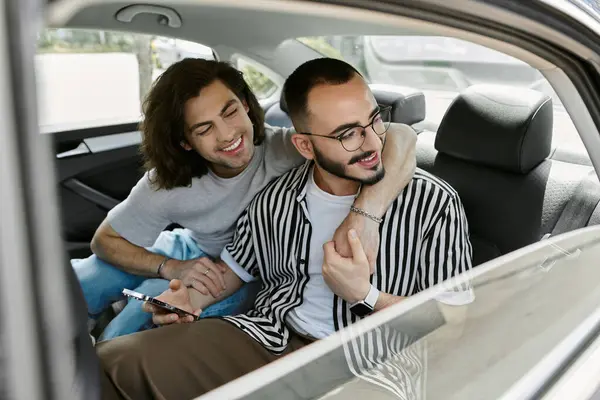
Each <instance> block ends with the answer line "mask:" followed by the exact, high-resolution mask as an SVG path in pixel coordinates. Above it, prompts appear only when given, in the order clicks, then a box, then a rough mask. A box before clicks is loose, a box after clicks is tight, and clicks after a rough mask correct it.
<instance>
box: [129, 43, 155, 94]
mask: <svg viewBox="0 0 600 400" xmlns="http://www.w3.org/2000/svg"><path fill="white" fill-rule="evenodd" d="M151 43H152V37H150V36H147V35H134V40H133V52H134V53H135V56H136V57H137V61H138V70H139V74H140V91H139V93H140V102H143V101H144V98H145V97H146V93H148V91H149V90H150V86H151V85H152V70H153V63H152V47H151Z"/></svg>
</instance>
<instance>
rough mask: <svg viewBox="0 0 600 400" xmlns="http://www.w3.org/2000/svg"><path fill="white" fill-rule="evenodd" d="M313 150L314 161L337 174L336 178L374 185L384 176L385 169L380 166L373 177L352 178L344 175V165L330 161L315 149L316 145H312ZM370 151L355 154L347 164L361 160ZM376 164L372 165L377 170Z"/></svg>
mask: <svg viewBox="0 0 600 400" xmlns="http://www.w3.org/2000/svg"><path fill="white" fill-rule="evenodd" d="M313 150H314V151H315V161H316V162H317V164H318V165H319V166H320V167H321V168H323V169H324V170H325V171H327V172H329V173H330V174H332V175H335V176H337V177H338V178H342V179H348V180H351V181H354V182H358V183H361V184H363V185H374V184H376V183H377V182H379V181H381V180H382V179H383V177H384V176H385V169H384V168H383V167H382V168H381V171H379V172H378V173H376V174H375V175H374V176H373V177H371V178H368V179H359V178H354V177H352V176H348V175H346V169H345V168H344V165H342V164H341V163H338V162H335V161H331V160H330V159H329V158H327V157H326V156H325V155H323V154H322V153H321V152H320V151H319V150H317V148H316V147H314V146H313ZM371 154H372V153H363V154H360V155H357V156H354V157H352V158H351V159H350V161H349V162H348V165H352V164H355V163H356V162H358V161H360V160H362V159H363V158H366V157H368V156H369V155H371ZM377 167H378V166H377V165H376V166H374V167H373V170H374V171H375V170H377Z"/></svg>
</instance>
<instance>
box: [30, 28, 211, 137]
mask: <svg viewBox="0 0 600 400" xmlns="http://www.w3.org/2000/svg"><path fill="white" fill-rule="evenodd" d="M188 57H193V58H206V59H213V58H214V53H213V51H212V49H211V48H210V47H207V46H204V45H202V44H199V43H194V42H189V41H185V40H179V39H173V38H166V37H159V36H151V35H140V34H131V33H123V32H110V31H100V30H78V29H48V30H45V31H43V32H41V33H40V34H39V35H38V42H37V54H36V57H35V70H36V79H37V88H38V110H39V123H40V128H41V131H42V132H55V131H64V130H72V129H80V128H90V127H96V126H105V125H113V124H119V123H129V122H138V121H139V120H140V117H141V105H142V101H143V98H144V96H145V95H146V93H147V92H148V90H149V89H150V86H151V84H152V82H153V81H154V79H156V78H157V77H158V76H159V75H160V74H161V73H162V72H163V71H164V70H165V69H166V68H168V67H169V66H170V65H171V64H173V63H174V62H177V61H179V60H181V59H183V58H188Z"/></svg>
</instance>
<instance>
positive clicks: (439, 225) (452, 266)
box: [222, 162, 472, 354]
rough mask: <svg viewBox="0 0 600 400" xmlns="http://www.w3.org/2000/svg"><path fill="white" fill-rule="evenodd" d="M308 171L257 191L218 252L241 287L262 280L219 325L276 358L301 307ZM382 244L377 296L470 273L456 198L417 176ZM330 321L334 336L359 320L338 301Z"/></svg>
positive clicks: (388, 222) (395, 207) (392, 211)
mask: <svg viewBox="0 0 600 400" xmlns="http://www.w3.org/2000/svg"><path fill="white" fill-rule="evenodd" d="M311 165H312V163H311V162H306V163H305V164H304V165H302V166H301V167H298V168H296V169H294V170H292V171H290V172H288V173H287V174H285V175H283V176H281V177H280V178H278V179H276V180H274V181H273V182H271V183H270V184H269V185H268V186H267V187H266V188H265V189H264V190H263V191H262V192H260V193H259V194H258V195H257V196H256V197H255V198H254V200H252V202H251V203H250V205H249V206H248V208H247V209H246V210H245V211H244V212H243V214H242V215H241V217H240V218H239V220H238V223H237V227H236V232H235V236H234V239H233V242H232V243H231V244H229V245H228V246H226V248H225V249H224V250H223V253H222V259H223V261H224V262H225V263H227V264H229V265H232V264H234V265H236V267H238V268H235V270H236V272H237V273H238V275H240V278H242V279H243V280H244V281H246V282H248V281H251V280H254V279H260V280H262V288H261V290H260V291H259V293H258V295H257V297H256V300H255V304H254V307H253V309H252V310H250V311H249V312H248V313H246V314H245V315H238V316H231V317H224V318H225V320H227V321H229V322H230V323H232V324H234V325H235V326H237V327H238V328H240V329H242V330H243V331H244V332H246V333H247V334H248V335H250V336H251V337H252V338H254V339H255V340H256V341H258V342H259V343H261V344H262V345H263V346H264V347H265V348H267V349H268V350H270V351H271V352H273V353H275V354H279V353H281V352H283V351H284V350H285V348H286V346H287V344H288V341H289V339H290V330H289V328H288V327H287V326H286V324H285V320H286V316H287V314H288V313H289V312H290V311H291V310H292V309H294V307H297V306H298V305H300V304H301V303H302V299H303V290H304V287H305V286H306V283H307V282H308V279H309V275H308V256H309V254H310V248H309V247H310V237H311V224H310V221H309V218H308V210H307V206H306V201H305V195H306V184H307V180H308V176H309V173H310V171H311ZM380 237H381V240H380V249H379V256H378V259H377V265H376V270H375V273H374V274H373V275H372V277H371V283H372V284H373V285H375V287H377V288H378V289H379V290H380V291H382V292H385V293H389V294H393V295H397V296H410V295H413V294H415V293H417V292H419V291H421V290H424V289H426V288H428V287H430V286H432V285H435V284H437V283H439V282H442V281H444V280H446V279H448V278H450V277H452V276H456V275H458V274H461V273H463V272H465V271H467V270H469V269H470V268H471V257H472V249H471V244H470V242H469V232H468V226H467V219H466V216H465V214H464V210H463V207H462V203H461V201H460V199H459V197H458V194H457V193H456V191H455V190H454V189H453V188H452V187H451V186H450V185H448V184H447V183H446V182H444V181H442V180H440V179H439V178H436V177H434V176H433V175H431V174H429V173H427V172H425V171H422V170H420V169H417V171H416V173H415V176H414V178H413V179H412V181H411V182H410V183H409V184H408V185H407V187H406V188H405V189H404V190H403V192H402V193H401V194H400V196H399V197H398V199H397V200H396V201H395V202H393V203H392V205H391V206H390V207H389V209H388V211H387V213H386V214H385V215H384V217H383V222H382V223H381V225H380ZM239 267H241V268H239ZM332 317H333V320H334V326H335V329H336V331H337V330H340V329H341V328H343V327H346V326H348V325H350V324H352V323H353V322H356V320H357V318H358V317H356V316H355V315H354V314H352V313H351V312H350V309H349V304H348V303H346V301H344V300H343V299H341V298H339V297H337V296H335V297H334V304H333V315H332Z"/></svg>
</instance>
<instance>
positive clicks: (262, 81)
mask: <svg viewBox="0 0 600 400" xmlns="http://www.w3.org/2000/svg"><path fill="white" fill-rule="evenodd" d="M236 64H237V68H238V69H239V70H240V71H242V73H243V74H244V79H245V80H246V82H247V83H248V86H249V87H250V89H251V90H252V92H253V93H254V95H255V96H256V98H257V99H259V100H263V99H267V98H269V97H271V96H272V95H273V94H275V92H277V89H278V86H277V84H276V83H275V82H273V80H272V79H270V78H269V77H268V76H267V75H265V74H264V73H263V72H261V71H259V68H260V67H257V66H256V65H253V63H252V62H251V61H249V60H247V59H245V58H238V59H237V62H236Z"/></svg>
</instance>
